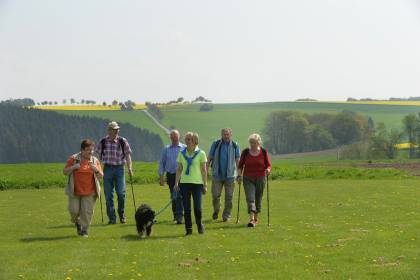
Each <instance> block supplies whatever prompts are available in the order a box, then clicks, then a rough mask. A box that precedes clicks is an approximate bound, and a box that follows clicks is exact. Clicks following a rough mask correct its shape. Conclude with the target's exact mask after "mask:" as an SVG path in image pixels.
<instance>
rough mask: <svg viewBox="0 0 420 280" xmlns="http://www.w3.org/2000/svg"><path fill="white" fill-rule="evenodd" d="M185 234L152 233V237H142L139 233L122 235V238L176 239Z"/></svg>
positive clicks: (131, 239) (137, 239)
mask: <svg viewBox="0 0 420 280" xmlns="http://www.w3.org/2000/svg"><path fill="white" fill-rule="evenodd" d="M184 236H185V235H184V234H173V235H161V236H159V235H152V236H150V237H144V238H140V237H139V236H138V235H137V234H127V235H123V236H121V239H125V240H127V241H147V240H160V239H175V238H179V237H184Z"/></svg>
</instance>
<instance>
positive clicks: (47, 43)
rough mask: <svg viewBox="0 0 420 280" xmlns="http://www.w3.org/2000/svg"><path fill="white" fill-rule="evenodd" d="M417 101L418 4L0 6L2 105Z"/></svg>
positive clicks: (308, 0)
mask: <svg viewBox="0 0 420 280" xmlns="http://www.w3.org/2000/svg"><path fill="white" fill-rule="evenodd" d="M197 96H204V97H206V98H208V99H211V100H213V101H214V102H217V103H232V102H234V103H237V102H266V101H292V100H295V99H298V98H313V99H318V100H345V99H347V97H354V98H365V97H370V98H377V99H388V98H389V97H403V98H405V97H410V96H420V0H351V1H348V0H346V1H345V0H317V1H313V0H293V1H290V0H288V1H283V0H274V1H269V0H260V1H251V0H212V1H201V0H190V1H186V0H177V1H174V0H167V1H161V0H153V1H140V0H122V1H115V0H113V1H110V0H89V1H81V0H72V1H60V0H36V1H35V0H27V1H13V0H0V100H4V99H9V98H24V97H29V98H33V99H35V101H38V102H40V101H44V100H48V101H49V100H51V101H59V102H60V101H61V100H63V99H70V98H75V99H76V100H80V99H88V100H96V101H98V102H102V101H106V102H109V101H112V100H114V99H117V100H119V101H125V100H128V99H130V100H133V101H135V102H139V103H142V102H145V101H151V102H166V101H170V100H174V99H176V98H178V97H184V98H185V99H186V100H192V99H194V98H195V97H197Z"/></svg>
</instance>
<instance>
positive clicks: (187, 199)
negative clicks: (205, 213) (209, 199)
mask: <svg viewBox="0 0 420 280" xmlns="http://www.w3.org/2000/svg"><path fill="white" fill-rule="evenodd" d="M179 187H180V189H181V194H182V203H183V205H184V220H185V228H186V229H192V220H191V196H192V198H193V201H194V216H195V223H196V224H197V225H201V216H202V210H201V196H202V194H203V185H202V184H187V183H181V184H180V185H179Z"/></svg>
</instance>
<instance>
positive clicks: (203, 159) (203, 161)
mask: <svg viewBox="0 0 420 280" xmlns="http://www.w3.org/2000/svg"><path fill="white" fill-rule="evenodd" d="M107 132H108V133H107V136H106V137H104V138H102V139H101V140H100V141H99V144H98V145H97V147H96V149H95V143H94V142H93V141H92V140H89V139H86V140H83V141H82V143H81V147H80V148H81V150H80V152H79V153H77V154H74V155H72V156H70V158H69V159H68V161H67V164H66V166H65V167H64V170H63V173H64V174H65V175H67V176H68V178H69V179H68V184H67V188H66V193H67V195H68V196H69V203H68V207H69V213H70V217H71V221H72V222H73V223H74V224H75V226H76V228H77V232H78V234H79V235H81V236H85V237H87V236H88V227H89V224H90V222H91V220H92V216H93V209H94V207H95V202H96V199H97V198H98V197H100V194H101V190H100V180H101V179H102V178H103V183H104V193H105V201H106V210H107V211H106V212H107V216H108V219H109V222H108V224H115V223H116V220H117V219H116V218H117V216H116V213H115V207H114V189H115V192H116V194H117V198H118V199H117V200H118V210H117V213H118V217H119V220H120V222H121V223H123V224H124V223H126V222H127V219H126V216H125V213H124V208H125V195H126V191H125V190H126V187H125V171H124V166H125V165H127V168H128V174H129V176H133V169H132V160H131V148H130V145H129V143H128V141H127V139H125V138H124V137H121V136H120V135H119V132H120V127H119V125H118V123H116V122H110V123H109V124H108V131H107ZM170 139H171V144H169V145H167V146H165V148H164V149H163V151H162V154H161V158H160V161H159V170H158V173H159V181H160V182H159V183H160V185H161V186H164V185H165V181H166V184H167V185H168V186H169V191H170V197H171V199H172V213H173V221H174V223H176V224H182V223H184V224H185V230H186V235H190V234H192V233H193V226H192V217H191V199H192V201H193V208H192V209H193V210H194V217H195V223H196V225H197V231H198V233H200V234H203V233H204V232H205V228H204V225H203V223H202V195H203V194H206V193H207V178H208V171H209V170H210V169H211V178H212V186H211V195H212V204H213V214H212V219H213V220H218V219H219V214H220V211H221V203H220V198H221V195H222V192H223V189H224V198H225V200H224V209H223V212H222V213H221V220H222V221H223V222H228V221H229V220H230V218H231V213H232V208H233V202H232V200H233V194H234V189H235V183H236V184H239V185H240V184H241V183H243V185H244V190H245V195H246V201H247V207H248V213H249V223H248V226H249V227H254V226H256V225H257V223H258V213H259V212H260V211H261V201H262V196H263V192H264V186H265V184H266V177H267V176H268V174H269V173H270V171H271V163H270V158H269V156H268V153H267V151H266V150H265V149H264V148H263V147H262V141H261V137H260V136H259V135H258V134H251V135H250V136H249V138H248V142H249V147H248V148H246V149H244V150H243V151H242V152H241V150H240V147H239V145H238V143H237V142H235V141H233V140H232V130H231V129H230V128H224V129H222V130H221V137H220V139H218V140H216V141H214V142H213V143H212V145H211V148H210V152H209V154H208V156H207V154H206V152H205V151H203V150H202V149H200V148H199V135H198V134H197V133H195V132H187V133H186V134H185V136H184V139H183V140H184V143H185V144H183V143H181V139H180V133H179V132H178V131H177V130H172V131H171V132H170ZM94 152H96V155H97V156H94ZM101 163H102V164H103V170H102V167H101ZM165 177H166V180H165Z"/></svg>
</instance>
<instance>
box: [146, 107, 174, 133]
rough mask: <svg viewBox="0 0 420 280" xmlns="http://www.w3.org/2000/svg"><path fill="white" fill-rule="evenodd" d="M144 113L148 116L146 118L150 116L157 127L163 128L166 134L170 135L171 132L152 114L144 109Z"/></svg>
mask: <svg viewBox="0 0 420 280" xmlns="http://www.w3.org/2000/svg"><path fill="white" fill-rule="evenodd" d="M142 111H143V112H144V113H145V114H146V116H148V117H149V118H150V119H151V120H152V121H154V122H155V123H156V124H157V126H159V127H160V128H162V129H163V131H165V133H166V134H169V133H170V132H171V131H170V130H169V129H168V128H167V127H166V126H164V125H163V124H161V123H160V122H159V120H158V119H156V118H155V117H154V116H153V115H152V114H150V113H149V111H147V110H146V109H144V110H142Z"/></svg>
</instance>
